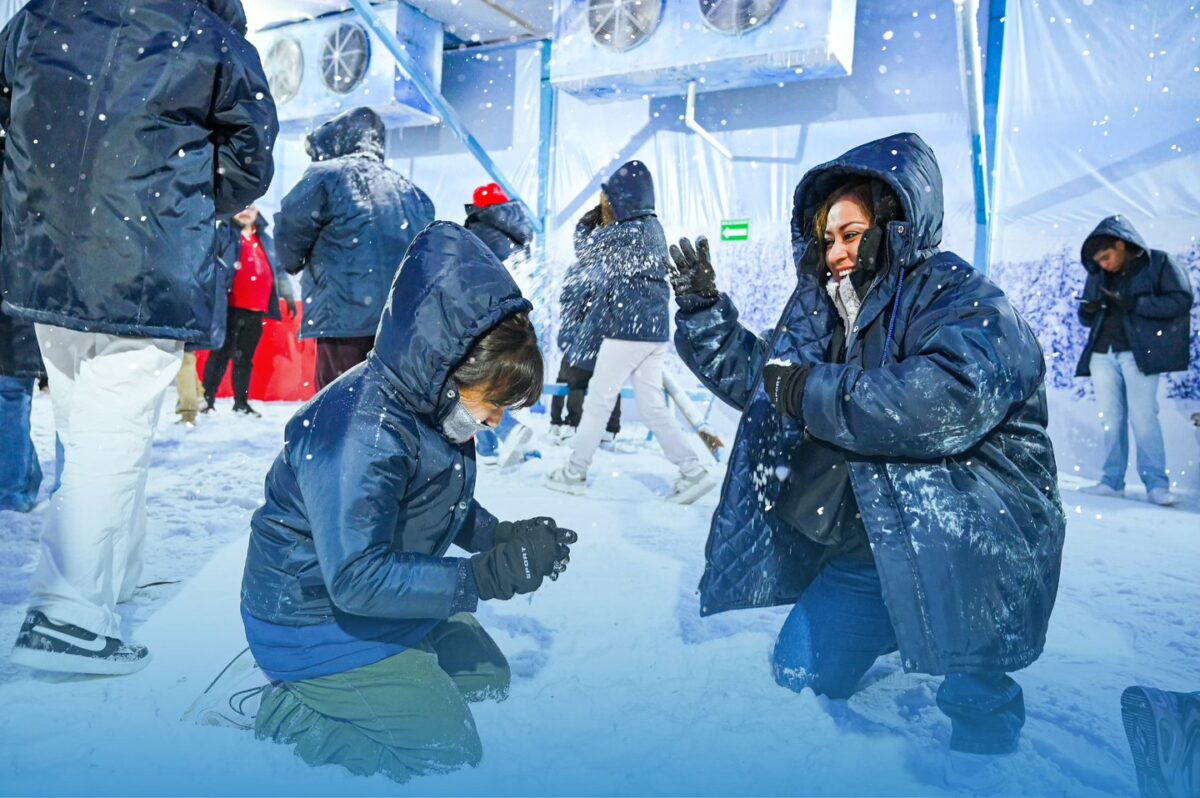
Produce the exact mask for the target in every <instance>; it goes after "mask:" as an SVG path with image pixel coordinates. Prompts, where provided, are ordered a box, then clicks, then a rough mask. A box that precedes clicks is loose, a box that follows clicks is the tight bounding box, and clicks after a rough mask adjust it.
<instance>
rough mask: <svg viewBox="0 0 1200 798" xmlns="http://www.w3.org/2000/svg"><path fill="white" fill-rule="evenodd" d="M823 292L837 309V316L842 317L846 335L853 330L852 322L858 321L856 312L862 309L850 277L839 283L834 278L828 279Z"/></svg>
mask: <svg viewBox="0 0 1200 798" xmlns="http://www.w3.org/2000/svg"><path fill="white" fill-rule="evenodd" d="M825 290H826V292H828V294H829V298H830V299H832V300H833V306H834V307H836V308H837V312H838V315H839V316H841V317H842V324H844V325H845V327H846V335H849V334H850V331H851V330H852V329H854V322H855V321H856V320H857V319H858V311H859V309H860V308H861V307H862V300H861V299H859V297H858V291H856V290H855V289H854V284H853V283H851V282H850V275H848V274H847V275H846V276H845V277H843V278H842V280H841V282H838V280H837V279H836V278H834V277H830V278H829V282H827V283H825Z"/></svg>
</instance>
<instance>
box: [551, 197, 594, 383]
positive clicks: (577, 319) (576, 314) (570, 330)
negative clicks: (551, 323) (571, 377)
mask: <svg viewBox="0 0 1200 798" xmlns="http://www.w3.org/2000/svg"><path fill="white" fill-rule="evenodd" d="M592 213H593V214H597V216H596V218H597V219H598V218H599V217H598V213H599V211H598V210H597V211H593V212H592ZM590 216H591V214H587V215H585V216H584V217H583V218H582V219H580V220H579V222H578V223H577V224H576V225H575V260H574V261H572V262H571V264H570V265H569V266H567V270H566V272H565V273H564V274H563V282H562V292H561V293H560V294H559V298H558V306H559V320H558V348H559V349H560V350H561V351H562V353H563V360H565V361H566V362H567V364H568V365H571V366H574V367H575V368H581V369H584V370H586V371H594V370H595V368H596V353H597V352H598V351H599V350H600V343H601V341H602V340H603V339H602V338H601V337H600V330H599V325H598V324H594V323H593V324H588V323H587V320H588V316H589V314H591V313H592V312H593V310H594V308H595V306H596V289H597V284H596V283H597V280H598V278H597V277H596V276H595V275H593V274H591V273H589V271H588V268H587V267H588V258H587V251H588V248H589V247H591V246H592V245H593V244H594V243H595V240H596V231H597V230H598V229H599V228H598V227H597V226H596V224H595V223H594V222H593V219H592V218H590Z"/></svg>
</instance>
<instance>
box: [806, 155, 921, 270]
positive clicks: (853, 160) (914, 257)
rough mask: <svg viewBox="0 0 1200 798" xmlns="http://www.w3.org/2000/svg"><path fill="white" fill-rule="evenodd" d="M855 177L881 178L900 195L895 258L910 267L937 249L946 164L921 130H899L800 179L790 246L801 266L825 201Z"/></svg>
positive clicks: (882, 181) (819, 167)
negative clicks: (901, 215)
mask: <svg viewBox="0 0 1200 798" xmlns="http://www.w3.org/2000/svg"><path fill="white" fill-rule="evenodd" d="M852 177H867V178H873V179H875V180H878V181H880V182H881V183H883V184H884V185H886V186H888V187H889V188H891V190H892V191H893V192H895V194H896V196H897V197H898V198H899V200H900V205H901V207H902V208H903V210H904V222H903V223H902V224H899V225H898V226H897V223H893V224H892V225H889V226H890V227H896V230H895V234H896V235H899V236H900V241H899V243H900V245H901V247H900V248H901V250H902V251H899V252H897V251H892V252H891V257H892V259H893V262H897V263H901V264H902V265H904V266H906V267H907V266H911V265H913V264H915V263H917V262H919V261H921V260H923V259H924V258H926V257H928V256H929V255H931V254H933V252H934V251H935V250H936V249H937V247H938V245H939V244H940V243H941V242H942V170H941V169H940V168H939V167H938V162H937V157H936V156H935V155H934V154H933V150H931V149H930V148H929V145H928V144H926V143H925V142H924V141H923V140H922V139H921V137H920V136H918V135H917V134H916V133H897V134H896V135H893V136H888V137H887V138H882V139H877V140H876V141H872V142H868V143H867V144H863V145H861V146H858V147H855V148H854V149H852V150H850V151H849V152H847V153H846V154H844V155H842V156H841V157H838V158H835V159H834V160H832V161H829V162H828V163H824V164H821V165H820V166H816V167H813V168H812V169H810V170H809V171H808V173H807V174H806V175H804V177H803V179H801V181H800V183H799V185H797V186H796V194H795V200H794V203H793V206H792V251H793V253H794V255H795V256H796V266H797V268H799V267H800V259H801V257H802V256H803V254H804V251H805V249H806V248H807V242H809V241H811V240H812V239H813V237H814V236H815V235H816V234H815V232H814V230H813V217H815V216H816V214H817V211H818V210H819V209H820V207H821V203H823V202H824V201H825V199H826V197H828V196H829V194H830V192H832V191H833V190H834V189H835V188H837V187H838V185H839V184H840V183H842V182H844V181H845V180H846V179H847V178H852ZM890 237H891V231H889V238H890Z"/></svg>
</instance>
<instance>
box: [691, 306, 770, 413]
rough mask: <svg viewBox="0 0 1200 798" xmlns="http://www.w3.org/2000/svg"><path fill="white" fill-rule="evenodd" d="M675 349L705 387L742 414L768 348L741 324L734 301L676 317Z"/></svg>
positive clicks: (750, 396) (751, 394)
mask: <svg viewBox="0 0 1200 798" xmlns="http://www.w3.org/2000/svg"><path fill="white" fill-rule="evenodd" d="M675 325H676V327H675V348H676V349H677V350H678V352H679V357H680V358H682V359H683V362H684V363H685V364H687V367H688V368H689V369H691V370H692V373H693V374H695V375H696V376H697V377H699V378H700V381H701V382H703V383H704V385H705V386H706V387H707V388H708V389H709V390H710V391H712V392H713V393H714V394H716V395H717V396H718V397H720V398H721V400H722V401H723V402H725V403H726V404H729V405H732V406H733V407H735V408H737V409H738V410H742V409H744V408H745V407H746V405H747V404H748V403H749V402H750V399H751V398H752V396H753V390H754V385H755V382H756V381H757V380H758V374H759V372H760V371H762V367H763V361H764V359H765V357H766V352H767V345H766V343H765V342H764V341H763V340H762V339H761V338H759V337H758V336H757V335H755V334H754V333H752V332H750V331H749V330H747V329H746V328H745V327H743V326H742V325H741V323H740V322H739V321H738V311H737V308H736V307H734V305H733V301H732V300H731V299H730V298H729V297H728V296H726V295H725V294H721V298H720V299H718V300H717V301H716V302H715V303H714V304H712V305H710V306H709V307H707V308H704V309H703V310H698V311H695V312H692V313H685V312H684V311H682V310H680V311H679V312H678V313H676V314H675Z"/></svg>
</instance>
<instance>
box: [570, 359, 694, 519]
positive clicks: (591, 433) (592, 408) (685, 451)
mask: <svg viewBox="0 0 1200 798" xmlns="http://www.w3.org/2000/svg"><path fill="white" fill-rule="evenodd" d="M666 355H667V345H666V344H665V343H657V342H654V341H621V340H617V339H615V338H607V339H605V340H604V342H603V343H602V344H601V345H600V352H599V354H598V355H597V357H596V371H595V372H594V373H593V375H592V380H591V382H590V383H588V392H587V396H586V397H585V398H584V400H583V418H582V419H581V420H580V422H579V430H578V432H576V433H575V438H574V440H573V441H572V450H571V458H570V460H569V461H568V465H567V467H566V469H565V470H566V474H560V477H564V476H565V477H567V479H570V477H576V479H574V480H571V481H569V482H568V481H566V480H562V479H560V483H561V482H565V484H559V483H554V484H551V485H550V487H552V488H556V489H560V490H564V492H568V493H576V494H578V493H583V491H584V489H585V488H586V484H587V483H586V475H587V472H588V468H589V467H590V466H591V464H592V458H593V457H594V456H595V454H596V449H597V448H598V447H599V445H600V441H601V439H602V438H603V437H604V428H605V425H606V424H607V423H608V416H609V413H610V412H611V410H612V406H613V404H614V403H615V402H616V400H617V395H618V394H619V393H620V391H621V387H622V386H623V385H624V384H625V383H626V381H628V382H629V384H630V386H631V387H632V388H633V398H634V401H635V402H636V403H637V408H638V413H639V414H640V415H641V417H642V420H643V421H644V422H645V424H646V426H647V427H649V428H650V431H651V432H653V433H654V439H655V440H656V441H658V445H659V446H661V447H662V450H663V454H665V455H666V456H667V459H668V460H670V461H671V462H672V463H674V464H675V466H676V467H677V468H679V472H680V478H679V480H678V481H677V482H676V484H675V489H674V490H673V491H672V493H671V495H670V496H669V497H668V500H669V501H672V502H675V503H678V504H689V503H691V502H693V501H695V500H696V499H698V498H700V496H702V495H704V494H705V493H707V492H708V491H709V490H711V489H712V488H713V486H714V485H715V480H714V479H713V477H712V475H711V474H709V472H708V471H707V470H706V469H705V467H704V466H703V465H702V462H701V459H700V455H699V454H697V452H696V450H695V448H693V447H692V445H691V443H690V442H689V441H688V439H687V437H686V436H685V435H684V434H683V430H681V429H680V428H679V425H678V424H677V423H676V422H675V418H674V415H673V414H672V413H671V410H670V408H668V407H667V401H666V397H665V396H664V395H663V363H664V361H665V360H666ZM580 476H582V477H583V478H582V479H580V478H579V477H580Z"/></svg>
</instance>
